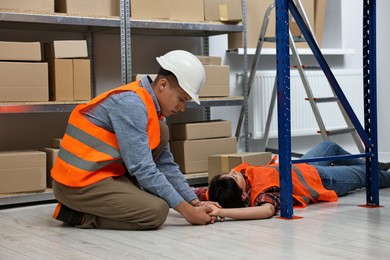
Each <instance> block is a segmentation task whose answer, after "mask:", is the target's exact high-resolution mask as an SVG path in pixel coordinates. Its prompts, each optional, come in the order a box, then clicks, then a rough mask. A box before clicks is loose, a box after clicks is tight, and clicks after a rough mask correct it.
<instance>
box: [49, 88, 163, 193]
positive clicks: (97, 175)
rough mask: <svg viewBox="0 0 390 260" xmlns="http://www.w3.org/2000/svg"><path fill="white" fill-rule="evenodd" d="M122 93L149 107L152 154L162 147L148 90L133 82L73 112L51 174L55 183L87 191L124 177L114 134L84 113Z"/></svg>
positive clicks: (102, 95) (156, 117)
mask: <svg viewBox="0 0 390 260" xmlns="http://www.w3.org/2000/svg"><path fill="white" fill-rule="evenodd" d="M123 91H133V92H135V93H136V94H138V96H139V97H140V98H141V100H142V101H143V102H144V104H145V106H146V110H147V112H148V125H147V129H146V131H147V133H148V137H149V147H150V149H151V150H153V149H154V148H156V147H157V146H158V145H159V144H160V125H159V122H158V120H159V119H158V116H157V111H156V108H155V106H154V103H153V99H152V97H151V96H150V94H149V93H148V92H147V90H146V89H144V88H142V87H141V86H140V85H139V81H136V82H132V83H130V84H127V85H124V86H122V87H119V88H116V89H113V90H109V91H107V92H105V93H103V94H101V95H99V96H97V97H96V98H94V99H93V100H91V101H90V102H88V103H87V104H82V105H78V106H77V107H76V108H75V109H74V110H73V112H72V113H71V115H70V117H69V121H68V125H67V128H66V131H65V135H64V137H63V139H62V142H61V148H60V151H59V153H58V157H57V159H56V161H55V164H54V167H53V169H52V171H51V176H52V177H53V179H54V180H56V181H57V182H59V183H62V184H64V185H66V186H70V187H85V186H88V185H90V184H92V183H95V182H98V181H100V180H103V179H105V178H108V177H117V176H121V175H123V174H124V173H125V167H124V165H123V162H122V159H121V154H120V151H119V145H118V140H117V138H116V136H115V133H112V132H110V131H107V130H105V129H103V128H101V127H98V126H96V125H95V124H93V123H92V122H90V121H89V120H88V119H87V118H86V117H85V116H84V115H83V114H82V112H83V111H84V110H85V109H88V108H91V107H93V106H94V105H96V104H98V103H100V102H102V101H103V100H105V99H106V98H107V97H108V96H109V95H111V94H114V93H119V92H123ZM129 113H131V111H130V110H129Z"/></svg>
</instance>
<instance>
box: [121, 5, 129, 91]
mask: <svg viewBox="0 0 390 260" xmlns="http://www.w3.org/2000/svg"><path fill="white" fill-rule="evenodd" d="M120 33H121V35H120V41H121V80H122V84H127V83H129V82H131V33H130V2H129V0H120Z"/></svg>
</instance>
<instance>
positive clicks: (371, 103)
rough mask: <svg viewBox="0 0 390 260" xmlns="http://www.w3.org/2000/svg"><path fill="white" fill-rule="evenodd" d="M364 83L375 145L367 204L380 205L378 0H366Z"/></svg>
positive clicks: (368, 124)
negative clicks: (377, 67) (377, 63)
mask: <svg viewBox="0 0 390 260" xmlns="http://www.w3.org/2000/svg"><path fill="white" fill-rule="evenodd" d="M363 75H364V76H363V84H364V124H365V131H366V133H367V135H368V138H369V139H370V143H371V146H370V147H366V153H371V157H368V158H367V159H366V180H367V188H366V199H367V205H369V206H379V185H378V182H379V181H378V135H377V133H378V130H377V107H376V104H377V93H376V1H375V0H364V1H363Z"/></svg>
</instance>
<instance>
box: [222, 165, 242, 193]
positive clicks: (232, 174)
mask: <svg viewBox="0 0 390 260" xmlns="http://www.w3.org/2000/svg"><path fill="white" fill-rule="evenodd" d="M221 178H232V179H233V180H234V181H235V182H236V183H237V185H238V187H240V189H241V190H242V191H243V192H246V182H245V178H244V176H242V174H241V173H240V172H238V171H235V170H231V171H230V172H229V173H227V174H223V175H221Z"/></svg>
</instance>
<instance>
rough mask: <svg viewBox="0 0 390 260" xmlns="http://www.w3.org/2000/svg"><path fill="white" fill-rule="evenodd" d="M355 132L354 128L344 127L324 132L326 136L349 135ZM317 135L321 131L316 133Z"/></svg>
mask: <svg viewBox="0 0 390 260" xmlns="http://www.w3.org/2000/svg"><path fill="white" fill-rule="evenodd" d="M355 131H356V129H355V127H346V128H339V129H332V130H326V133H327V134H328V135H340V134H350V133H354V132H355ZM317 133H321V131H317Z"/></svg>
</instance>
